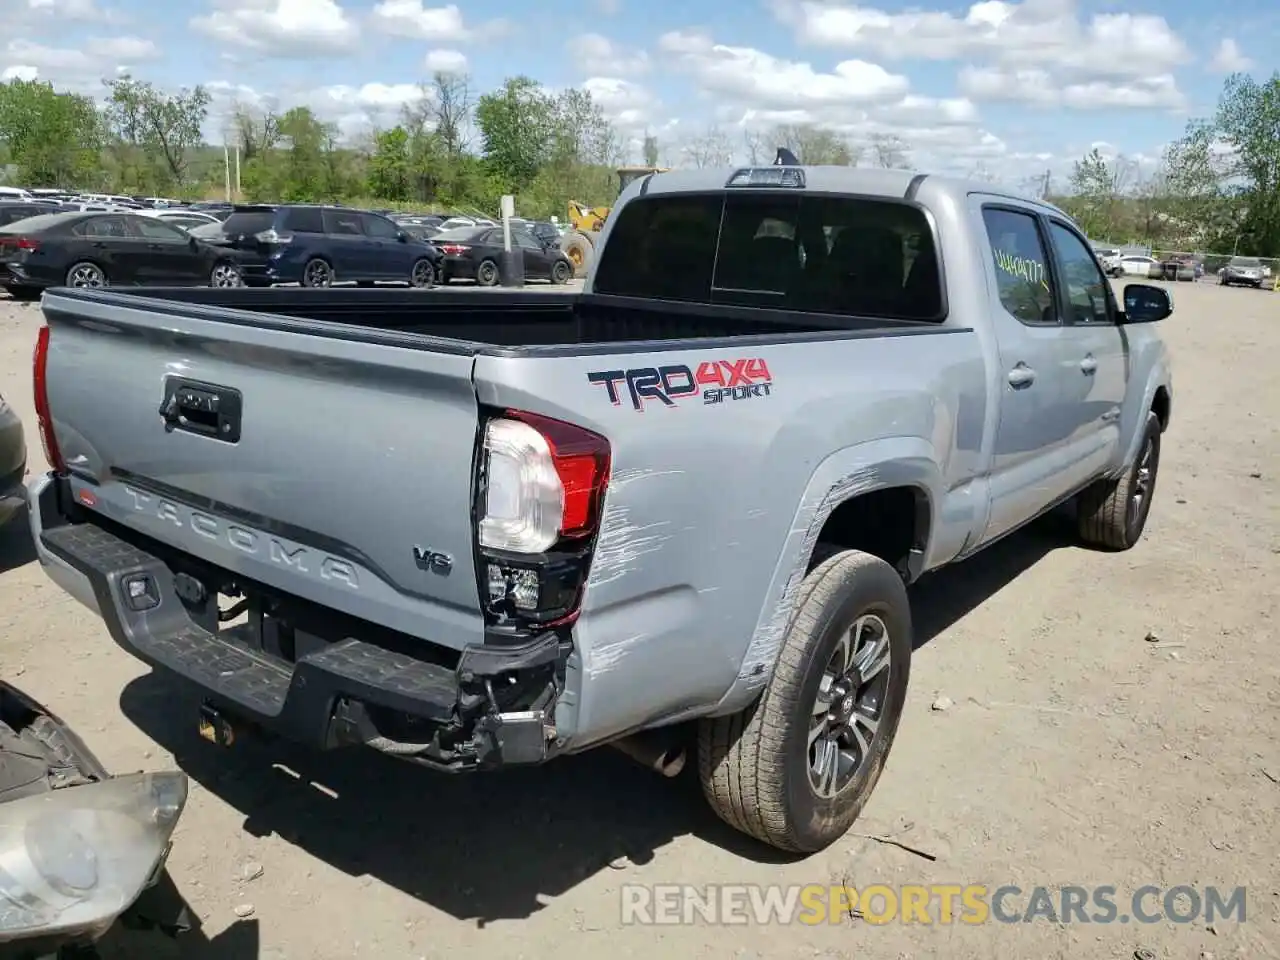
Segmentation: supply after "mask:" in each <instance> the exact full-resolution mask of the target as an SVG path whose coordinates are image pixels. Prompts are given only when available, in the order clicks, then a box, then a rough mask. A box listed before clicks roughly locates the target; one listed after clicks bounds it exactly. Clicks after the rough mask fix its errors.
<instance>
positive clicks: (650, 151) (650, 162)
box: [640, 133, 658, 167]
mask: <svg viewBox="0 0 1280 960" xmlns="http://www.w3.org/2000/svg"><path fill="white" fill-rule="evenodd" d="M640 153H641V157H642V159H643V161H644V165H645V166H646V167H656V166H657V165H658V138H657V137H655V136H652V135H650V134H648V133H646V134H645V135H644V146H643V147H642V148H641V149H640Z"/></svg>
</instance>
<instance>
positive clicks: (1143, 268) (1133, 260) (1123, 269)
mask: <svg viewBox="0 0 1280 960" xmlns="http://www.w3.org/2000/svg"><path fill="white" fill-rule="evenodd" d="M1159 266H1160V261H1159V260H1157V259H1155V258H1154V257H1144V256H1140V255H1138V254H1131V255H1129V256H1126V257H1121V258H1120V260H1119V262H1118V264H1117V270H1118V272H1117V273H1116V274H1115V275H1116V276H1125V277H1149V276H1150V275H1151V268H1152V267H1157V268H1158V267H1159Z"/></svg>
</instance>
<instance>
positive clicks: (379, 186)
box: [369, 127, 414, 201]
mask: <svg viewBox="0 0 1280 960" xmlns="http://www.w3.org/2000/svg"><path fill="white" fill-rule="evenodd" d="M413 187H414V171H413V154H412V152H411V150H410V143H409V133H408V131H407V130H405V128H404V127H392V128H391V129H390V130H384V131H382V132H381V133H378V134H376V135H375V136H374V141H373V154H372V156H370V157H369V192H370V193H372V194H373V195H374V196H375V197H380V198H381V199H384V200H398V201H404V200H409V199H411V198H412V197H413Z"/></svg>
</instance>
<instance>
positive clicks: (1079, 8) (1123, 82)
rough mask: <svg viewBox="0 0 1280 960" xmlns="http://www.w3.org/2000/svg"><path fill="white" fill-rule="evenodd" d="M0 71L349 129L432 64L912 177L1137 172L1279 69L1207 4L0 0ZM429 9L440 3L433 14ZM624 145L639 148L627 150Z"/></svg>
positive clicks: (703, 137)
mask: <svg viewBox="0 0 1280 960" xmlns="http://www.w3.org/2000/svg"><path fill="white" fill-rule="evenodd" d="M15 3H16V4H17V5H18V7H19V10H18V13H17V16H16V17H14V18H12V20H11V21H10V22H11V23H12V24H13V25H12V26H11V27H10V29H9V32H8V34H7V37H6V39H4V40H0V75H5V76H23V77H29V76H39V77H41V78H43V79H47V80H50V81H52V82H54V83H55V84H58V85H59V86H63V87H67V88H70V89H77V90H95V89H100V83H99V81H100V78H101V77H103V76H110V75H113V74H114V73H115V72H117V71H118V70H120V69H122V68H128V69H130V70H131V71H132V72H133V74H134V75H135V76H137V77H140V78H142V79H147V80H151V81H153V82H155V83H157V84H162V85H170V86H178V85H193V84H196V83H203V84H206V85H208V86H209V88H210V89H211V90H212V91H213V92H214V94H215V97H216V102H215V108H216V110H215V116H214V117H213V118H211V121H210V133H211V135H214V136H216V128H217V127H218V126H219V121H218V116H219V115H221V114H223V113H225V112H226V111H227V110H228V109H229V106H230V104H231V103H232V102H233V101H235V102H240V103H248V104H260V105H261V104H267V105H276V106H279V107H288V106H293V105H296V104H307V105H310V106H312V107H314V108H315V109H316V110H317V111H319V112H320V113H321V114H322V115H323V116H324V117H325V118H326V119H329V120H332V121H333V122H335V123H337V124H339V125H340V127H341V129H342V130H343V131H344V132H345V133H346V134H347V135H348V136H351V137H359V136H361V135H363V134H366V133H367V132H368V131H369V130H370V129H372V128H374V127H376V126H378V125H382V124H386V123H388V122H392V121H393V120H394V117H395V116H396V114H397V111H398V109H399V106H400V105H401V104H402V103H403V102H404V101H405V100H407V99H409V98H412V97H414V96H416V95H417V90H416V84H418V83H419V82H420V81H422V80H424V79H427V78H428V77H429V76H430V73H431V69H432V68H434V67H445V68H449V69H455V70H458V69H465V70H466V71H467V72H468V73H469V74H470V76H471V78H472V81H473V85H474V88H475V89H476V90H477V91H484V90H486V89H490V88H492V87H495V86H497V85H498V84H499V83H500V82H501V80H502V78H503V77H504V76H509V75H513V74H517V73H524V74H527V75H529V76H531V77H533V78H535V79H536V80H538V81H540V82H541V83H543V84H544V85H546V86H548V87H549V88H553V89H558V88H563V87H567V86H571V85H581V86H585V87H586V89H588V90H590V91H591V92H592V94H593V95H594V96H595V97H596V99H597V100H598V101H599V102H600V103H601V105H602V106H603V107H604V108H605V109H606V110H607V111H608V113H609V114H610V115H611V116H612V117H613V118H614V120H615V122H616V124H617V126H618V128H619V130H620V132H621V133H622V134H623V136H624V138H625V139H626V140H627V141H628V142H630V143H632V144H633V145H636V146H635V147H634V148H635V149H638V142H639V138H640V137H641V136H642V135H643V133H644V132H645V131H646V130H648V131H650V132H652V133H654V134H655V135H656V136H658V138H659V141H660V143H661V144H662V147H663V154H664V161H666V162H670V163H680V162H684V161H687V160H688V158H689V157H690V156H691V155H692V153H696V152H697V151H696V150H695V151H690V150H688V149H687V148H688V147H689V146H690V145H694V146H697V145H698V144H703V145H705V144H706V143H707V142H715V143H718V144H722V145H724V146H726V147H727V148H728V149H730V150H732V151H733V152H734V153H741V152H742V150H743V149H744V147H743V144H744V143H745V136H746V134H747V132H749V131H752V130H763V129H768V128H769V127H770V126H771V125H773V124H776V123H801V124H818V125H823V126H827V127H830V128H832V129H834V130H837V131H839V132H841V133H842V134H844V135H846V136H848V137H849V138H850V139H851V140H852V141H854V142H870V141H872V140H874V139H875V138H878V137H886V136H892V137H897V138H899V139H900V140H901V141H903V142H904V143H906V144H907V145H908V146H909V147H910V148H911V155H912V160H913V161H914V162H915V164H916V165H918V166H920V167H921V168H924V169H935V170H937V169H942V170H948V171H955V172H975V171H982V172H984V173H989V174H992V175H995V176H997V177H999V178H1001V179H1006V180H1017V179H1019V178H1024V177H1028V176H1031V175H1033V174H1035V173H1041V174H1042V173H1043V172H1044V170H1046V169H1050V170H1052V171H1054V175H1055V176H1061V175H1062V174H1064V173H1065V172H1066V171H1067V170H1069V167H1070V162H1071V160H1072V159H1073V158H1074V157H1077V156H1079V155H1080V154H1082V153H1083V152H1085V151H1087V150H1088V149H1089V148H1090V147H1091V146H1092V145H1095V144H1100V145H1102V149H1103V150H1104V152H1108V153H1121V154H1124V155H1125V156H1127V157H1130V158H1134V159H1135V160H1137V161H1138V162H1139V163H1141V164H1149V163H1151V162H1153V160H1154V158H1155V157H1157V156H1158V155H1159V152H1160V149H1161V147H1162V145H1163V144H1164V143H1166V142H1167V141H1169V140H1170V139H1172V138H1174V137H1176V136H1178V134H1179V133H1180V132H1181V130H1182V128H1183V126H1184V125H1185V123H1186V120H1187V118H1188V117H1189V116H1197V115H1204V114H1206V113H1208V112H1210V111H1211V110H1212V108H1213V104H1214V102H1215V100H1216V97H1217V93H1218V91H1219V90H1220V88H1221V84H1222V81H1223V79H1224V77H1225V75H1226V74H1227V73H1228V72H1230V71H1232V70H1237V69H1240V70H1247V71H1250V72H1253V73H1255V74H1256V75H1259V76H1267V75H1269V74H1270V73H1271V71H1272V70H1273V69H1275V68H1276V67H1277V65H1280V57H1278V56H1277V54H1276V53H1275V52H1274V51H1277V50H1280V7H1276V6H1271V7H1270V9H1268V6H1267V5H1264V4H1263V2H1262V0H1221V2H1219V3H1218V4H1216V5H1215V6H1214V7H1213V8H1212V14H1211V16H1210V17H1209V18H1208V19H1206V18H1205V17H1204V16H1203V15H1197V14H1203V11H1204V10H1205V9H1206V8H1205V7H1204V6H1203V5H1202V4H1199V5H1196V6H1194V7H1193V6H1192V4H1191V3H1189V2H1187V0H1171V2H1155V0H1135V2H1133V3H1130V4H1127V5H1125V6H1123V7H1118V6H1106V5H1102V4H1096V3H1090V2H1086V0H1023V2H1015V0H981V2H979V3H976V4H973V5H966V4H963V3H948V2H946V0H926V3H925V4H924V5H920V6H908V5H904V4H902V3H899V2H896V0H877V2H868V3H867V4H866V5H857V4H854V3H851V2H846V0H683V2H680V3H671V4H656V3H653V2H642V0H576V2H571V0H546V2H544V3H542V4H532V5H530V4H517V3H515V2H512V0H471V2H467V3H465V4H458V5H448V4H442V3H440V0H168V2H164V0H5V2H4V6H5V7H6V8H8V7H10V6H11V5H12V4H15ZM433 3H436V4H439V5H436V6H433V5H432V4H433ZM637 159H638V157H637Z"/></svg>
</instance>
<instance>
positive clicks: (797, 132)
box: [764, 124, 862, 167]
mask: <svg viewBox="0 0 1280 960" xmlns="http://www.w3.org/2000/svg"><path fill="white" fill-rule="evenodd" d="M768 142H769V143H771V144H772V145H773V146H772V149H771V150H769V151H767V152H768V156H767V157H766V158H765V160H764V162H765V163H772V162H773V156H772V154H773V153H774V152H775V151H776V150H777V149H778V147H786V148H787V149H788V150H790V151H791V152H792V153H794V154H795V155H796V158H797V159H798V160H799V161H800V162H801V163H808V164H824V165H829V166H835V167H856V166H857V165H858V160H859V159H861V156H862V151H861V150H860V149H856V148H855V147H853V146H851V145H850V144H849V142H848V141H847V140H845V139H844V137H841V136H840V135H839V134H836V133H833V132H832V131H830V130H827V129H824V128H823V127H817V126H814V125H812V124H786V125H782V126H778V127H774V129H773V131H772V133H771V134H770V138H769V141H768Z"/></svg>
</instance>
